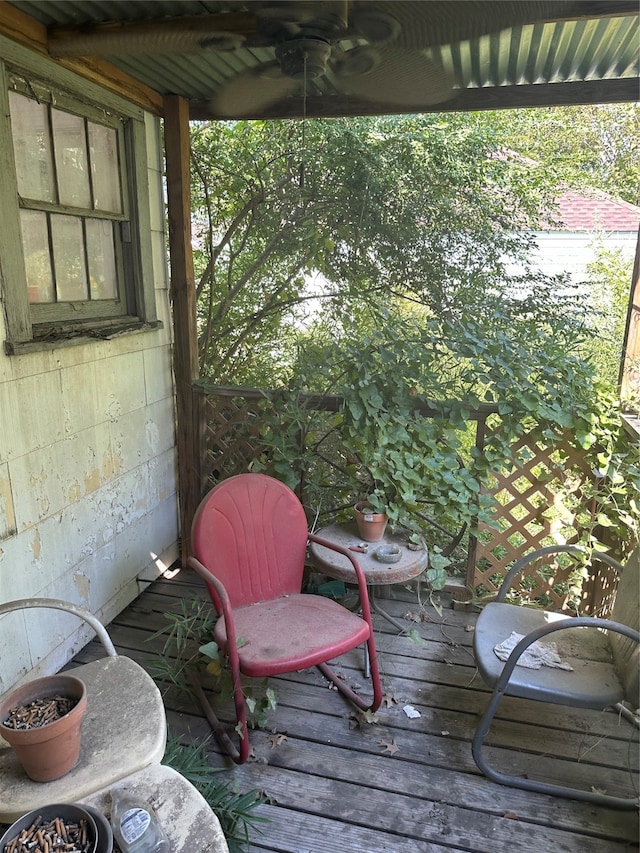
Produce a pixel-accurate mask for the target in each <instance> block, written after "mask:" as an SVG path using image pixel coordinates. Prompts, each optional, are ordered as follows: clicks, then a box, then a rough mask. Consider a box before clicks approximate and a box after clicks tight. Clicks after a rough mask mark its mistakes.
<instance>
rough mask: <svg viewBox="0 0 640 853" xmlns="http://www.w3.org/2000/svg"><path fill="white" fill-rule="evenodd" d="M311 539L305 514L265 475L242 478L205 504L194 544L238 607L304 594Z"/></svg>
mask: <svg viewBox="0 0 640 853" xmlns="http://www.w3.org/2000/svg"><path fill="white" fill-rule="evenodd" d="M307 535H308V528H307V519H306V516H305V513H304V509H303V508H302V504H301V503H300V501H299V500H298V498H297V497H296V495H295V494H294V492H292V491H291V489H290V488H289V487H288V486H286V485H285V484H284V483H281V482H280V481H279V480H275V479H273V477H267V476H266V475H265V474H238V475H237V476H235V477H229V479H228V480H223V481H222V482H221V483H218V485H217V486H215V487H214V488H213V489H212V490H211V491H210V492H209V494H208V495H207V496H206V497H205V498H204V499H203V500H202V502H201V504H200V506H199V507H198V509H197V511H196V514H195V516H194V519H193V525H192V528H191V543H192V547H193V553H194V556H195V557H196V558H197V559H198V560H199V561H200V562H201V563H202V564H203V565H204V566H206V567H207V568H208V569H209V570H210V571H211V572H212V573H213V574H214V575H216V577H217V578H219V580H221V581H222V583H223V584H224V586H225V588H226V590H227V592H228V594H229V598H230V599H231V604H232V606H235V607H238V606H241V605H244V604H252V603H253V602H256V601H266V600H268V599H271V598H277V597H278V596H281V595H289V594H292V593H297V592H300V589H301V586H302V573H303V570H304V561H305V554H306V547H307Z"/></svg>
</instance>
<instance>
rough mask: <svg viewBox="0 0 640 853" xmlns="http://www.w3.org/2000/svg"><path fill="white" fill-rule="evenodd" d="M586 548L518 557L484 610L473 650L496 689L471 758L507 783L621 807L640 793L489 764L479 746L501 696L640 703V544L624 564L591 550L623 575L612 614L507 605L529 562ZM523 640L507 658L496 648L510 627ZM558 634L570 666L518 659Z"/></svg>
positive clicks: (600, 705)
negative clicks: (533, 664) (616, 792)
mask: <svg viewBox="0 0 640 853" xmlns="http://www.w3.org/2000/svg"><path fill="white" fill-rule="evenodd" d="M562 552H564V553H573V554H583V553H585V549H583V548H581V547H580V546H575V545H559V546H551V547H548V548H543V549H541V550H539V551H535V552H534V553H532V554H527V555H526V556H525V557H523V558H522V559H520V560H518V562H517V563H515V565H514V566H513V567H512V569H511V570H510V571H509V572H508V573H507V575H506V577H505V579H504V581H503V583H502V586H501V587H500V590H499V592H498V596H497V599H496V600H495V601H494V602H491V603H490V604H487V605H486V606H485V607H484V609H483V610H482V612H481V614H480V616H479V617H478V621H477V624H476V628H475V632H474V642H473V650H474V655H475V660H476V664H477V666H478V670H479V672H480V674H481V676H482V678H483V679H484V681H485V682H486V683H487V684H488V685H489V686H490V687H492V688H493V692H492V694H491V698H490V700H489V704H488V706H487V709H486V710H485V712H484V714H483V716H482V718H481V720H480V723H479V724H478V727H477V729H476V733H475V736H474V738H473V743H472V751H473V757H474V760H475V762H476V764H477V765H478V767H479V768H480V770H481V771H482V772H483V773H484V774H485V775H486V776H488V777H489V778H490V779H492V780H493V781H494V782H499V783H501V784H503V785H510V786H514V787H517V788H524V789H525V790H531V791H538V792H540V793H543V794H555V795H558V796H562V797H571V798H573V799H579V800H586V801H587V802H591V803H596V804H598V805H602V806H609V807H613V808H621V809H635V808H637V807H638V797H637V795H636V796H634V797H630V798H625V797H615V796H610V795H607V794H604V793H599V792H598V791H597V790H595V788H594V789H593V790H591V791H586V790H581V789H576V788H571V787H567V786H564V785H558V784H551V783H547V782H543V781H537V780H534V779H530V778H525V777H522V776H514V775H510V774H507V773H503V772H501V771H499V770H496V769H494V768H493V767H491V766H490V765H489V763H488V762H487V759H486V757H485V755H484V754H483V751H482V748H483V745H484V741H485V738H486V736H487V734H488V732H489V729H490V727H491V723H492V721H493V719H494V717H495V715H496V712H497V710H498V707H499V705H500V703H501V701H502V698H503V696H505V695H508V696H519V697H521V698H525V699H533V700H536V701H538V702H550V703H554V704H558V705H568V706H572V707H577V708H592V709H597V710H604V709H606V708H609V707H612V706H616V705H618V703H621V702H622V701H623V700H625V699H626V700H627V701H628V702H630V703H631V713H629V711H628V710H627V714H626V716H628V717H630V718H631V719H634V715H633V713H632V712H633V711H635V710H636V709H637V708H638V707H639V706H640V695H639V684H638V682H639V668H640V666H639V665H640V647H639V646H638V643H640V633H639V632H638V628H639V626H638V618H639V617H638V614H639V608H638V587H639V585H640V551H638V550H636V551H635V552H634V553H633V554H632V555H631V557H630V558H629V560H628V562H627V564H626V566H625V567H624V568H623V566H622V565H621V564H620V563H618V562H617V561H616V560H614V559H613V558H611V557H609V556H608V555H607V554H605V553H600V552H595V551H594V552H593V553H592V554H591V559H592V560H593V561H600V562H603V563H606V564H607V565H609V566H612V567H613V568H615V569H616V570H617V571H618V572H619V582H618V588H617V593H616V599H615V603H614V607H613V611H612V614H611V617H612V618H611V619H601V618H594V617H589V616H587V617H571V616H568V615H566V614H558V613H552V612H549V611H545V610H541V609H536V608H533V607H523V606H519V605H515V604H508V603H506V601H505V597H506V595H507V592H508V591H509V588H510V586H511V583H512V581H513V579H514V578H515V577H516V576H517V575H518V574H519V573H520V572H521V571H522V569H523V568H524V567H525V566H527V565H528V564H529V563H531V562H533V561H535V560H538V559H540V558H541V557H547V556H549V555H551V554H555V553H562ZM513 633H515V634H517V635H521V636H522V637H523V639H521V640H520V641H519V642H517V643H516V644H515V647H514V648H513V650H512V651H511V653H510V655H509V656H508V658H507V660H506V662H504V663H503V661H502V660H501V659H500V658H499V657H498V656H497V654H496V652H495V649H496V646H497V647H500V645H501V644H502V643H503V642H504V641H505V640H507V638H509V637H510V636H512V634H513ZM541 640H543V641H545V640H553V641H554V643H555V645H556V649H557V654H558V656H559V658H560V660H561V662H563V663H564V664H567V665H569V666H570V667H571V670H570V671H567V670H565V669H557V668H553V667H549V666H544V665H543V666H541V667H540V668H539V669H531V668H526V667H525V666H522V665H518V662H519V661H520V659H521V658H522V656H523V655H524V654H526V653H528V652H529V653H530V652H531V651H532V650H534V651H536V652H537V651H540V652H541V653H542V654H543V655H544V654H545V653H547V652H548V649H549V646H548V644H546V643H544V644H542V646H538V647H535V646H533V644H534V643H538V642H539V641H541Z"/></svg>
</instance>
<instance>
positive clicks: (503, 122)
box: [486, 103, 640, 204]
mask: <svg viewBox="0 0 640 853" xmlns="http://www.w3.org/2000/svg"><path fill="white" fill-rule="evenodd" d="M486 121H487V122H488V123H489V124H490V125H491V126H492V127H493V128H494V130H495V132H496V134H497V135H499V136H500V138H501V139H502V142H503V144H504V145H506V146H507V147H509V148H510V149H511V150H513V151H516V152H518V153H519V154H521V155H522V156H526V157H528V158H532V159H534V160H535V161H537V162H539V163H543V164H544V166H545V169H547V170H549V171H550V172H551V173H552V174H553V175H554V176H555V177H556V179H557V180H558V181H561V182H565V183H567V184H570V185H572V186H578V187H581V188H584V187H585V186H587V187H595V188H597V189H601V190H604V191H605V192H608V193H610V194H611V195H613V196H615V197H616V198H621V199H624V200H626V201H628V202H630V203H631V204H638V201H639V197H638V187H639V186H640V135H639V134H638V130H639V129H640V107H639V106H638V104H634V103H626V104H591V105H588V106H571V107H553V108H549V107H544V108H543V107H539V108H536V109H529V110H508V111H507V110H501V111H496V112H490V113H487V114H486Z"/></svg>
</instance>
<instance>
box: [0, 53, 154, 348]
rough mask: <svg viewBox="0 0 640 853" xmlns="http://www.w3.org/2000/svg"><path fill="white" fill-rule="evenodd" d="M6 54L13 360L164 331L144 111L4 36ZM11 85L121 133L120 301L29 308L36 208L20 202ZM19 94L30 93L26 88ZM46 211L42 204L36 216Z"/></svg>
mask: <svg viewBox="0 0 640 853" xmlns="http://www.w3.org/2000/svg"><path fill="white" fill-rule="evenodd" d="M5 46H6V48H7V49H5ZM0 48H1V49H2V52H1V53H0V56H2V59H1V60H0V174H2V175H4V176H6V178H5V179H4V180H3V181H2V182H1V184H0V288H1V290H2V300H3V303H4V309H5V320H6V340H5V344H4V349H5V352H6V353H7V354H9V355H11V354H16V353H19V352H22V351H25V350H27V349H30V348H33V347H36V348H42V347H43V346H45V345H46V346H48V347H50V346H51V345H52V343H67V342H77V341H78V339H79V338H80V339H82V338H83V337H84V338H85V339H86V338H87V337H89V338H91V337H94V338H95V337H109V336H111V335H113V334H116V333H118V332H121V331H123V330H128V329H131V330H136V329H142V328H149V327H150V328H156V327H158V326H159V325H160V324H159V323H158V322H157V314H156V305H155V287H154V282H153V263H152V245H151V222H150V210H149V177H148V161H147V147H146V126H145V114H144V111H143V110H142V109H141V108H139V107H137V106H135V105H134V104H132V103H130V102H129V101H127V100H126V99H124V98H122V97H121V96H119V95H117V94H115V93H113V92H110V91H108V90H106V89H103V88H102V87H101V86H98V85H96V84H95V83H93V82H91V81H87V80H85V79H83V78H81V77H79V76H77V75H75V74H74V73H73V72H71V71H69V70H68V69H65V68H62V67H60V66H58V65H56V64H55V63H53V62H52V61H51V60H49V59H48V58H46V57H42V56H39V55H36V54H33V53H30V52H28V51H25V49H24V48H21V47H20V46H19V45H16V44H15V43H12V42H10V41H8V40H6V39H4V38H3V37H0ZM12 78H15V79H18V80H24V81H25V82H26V86H27V88H30V87H32V88H33V91H34V93H37V90H38V87H41V88H42V89H45V90H48V91H50V92H51V93H52V96H53V99H52V105H53V106H55V107H60V108H62V109H66V110H67V111H69V112H72V113H74V114H76V115H80V116H82V117H83V118H85V119H87V118H88V119H89V120H94V121H97V122H98V123H102V124H105V125H107V126H116V127H117V129H118V147H119V168H120V173H121V184H122V202H123V212H124V213H125V216H126V218H124V219H121V220H120V225H119V228H120V235H119V239H117V240H116V241H115V242H116V244H117V245H118V246H119V250H118V251H117V252H116V256H117V263H118V264H119V266H120V269H119V276H120V280H119V287H120V293H119V300H104V301H103V300H100V301H95V302H91V300H89V301H87V302H65V303H57V304H56V303H29V301H28V294H27V278H26V269H25V260H24V252H23V248H22V234H21V228H20V210H21V209H26V208H31V207H32V206H31V205H30V204H29V203H26V204H24V205H22V206H21V204H20V201H19V196H18V189H17V175H16V165H15V160H14V149H13V138H12V133H11V119H10V111H9V91H10V90H11V89H12V88H13V87H12V82H11V81H12ZM18 91H21V93H22V94H25V91H24V88H23V87H22V86H20V87H19V89H18ZM43 204H44V203H43ZM44 207H46V204H44V206H43V205H41V204H38V205H37V208H36V209H39V210H42V209H44ZM54 207H55V208H56V212H64V210H63V207H64V206H59V205H54ZM70 212H72V211H70ZM76 214H77V211H76ZM117 227H118V226H117ZM117 302H119V305H117V304H116V303H117ZM101 303H103V304H102V305H101ZM107 303H108V304H107ZM114 309H115V310H114Z"/></svg>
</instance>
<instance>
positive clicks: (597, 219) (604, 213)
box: [550, 189, 640, 231]
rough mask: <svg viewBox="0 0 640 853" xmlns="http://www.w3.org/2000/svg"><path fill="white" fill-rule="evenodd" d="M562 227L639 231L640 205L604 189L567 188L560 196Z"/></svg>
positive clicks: (569, 229)
mask: <svg viewBox="0 0 640 853" xmlns="http://www.w3.org/2000/svg"><path fill="white" fill-rule="evenodd" d="M557 202H558V208H559V218H560V219H561V220H562V222H563V223H564V228H560V229H557V228H556V227H553V226H552V227H551V229H550V230H553V231H555V230H562V231H637V230H638V225H640V207H636V206H635V205H633V204H629V202H627V201H622V200H621V199H618V198H613V196H610V195H608V194H607V193H605V192H602V191H601V190H595V189H589V190H581V191H580V192H577V191H576V190H567V192H565V193H564V195H562V196H560V198H558V199H557Z"/></svg>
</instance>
